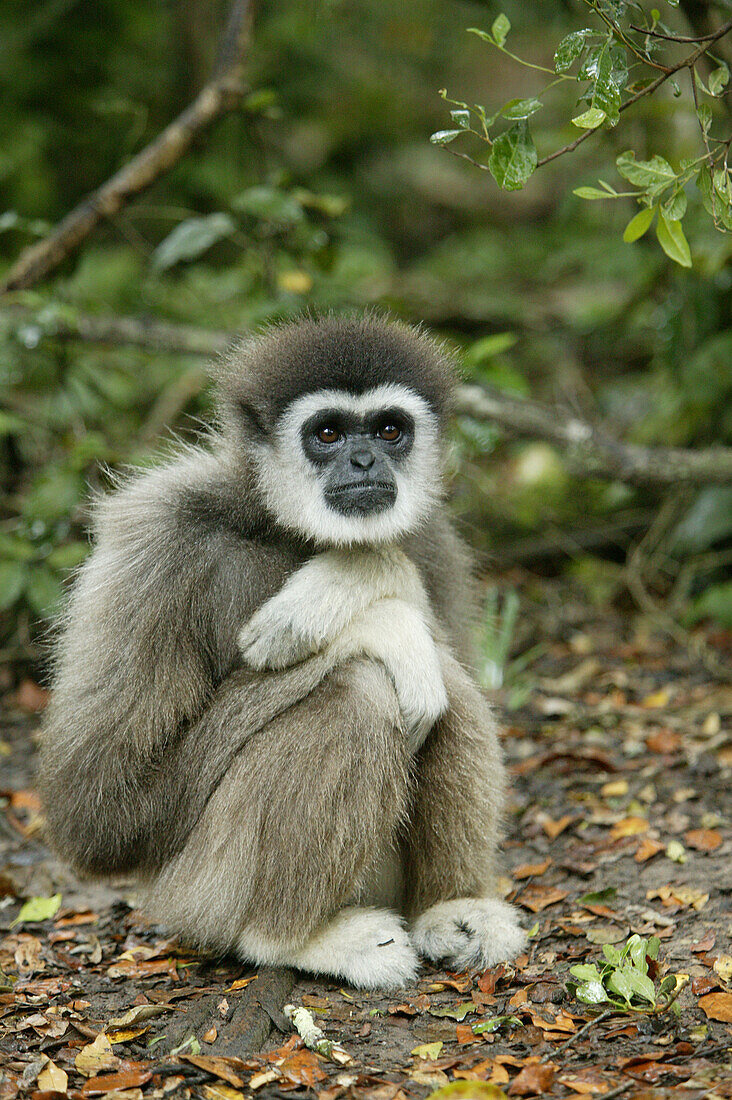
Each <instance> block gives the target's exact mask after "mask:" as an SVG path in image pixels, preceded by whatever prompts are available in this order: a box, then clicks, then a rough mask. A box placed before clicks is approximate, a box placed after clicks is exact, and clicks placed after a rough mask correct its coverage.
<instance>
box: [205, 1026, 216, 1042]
mask: <svg viewBox="0 0 732 1100" xmlns="http://www.w3.org/2000/svg"><path fill="white" fill-rule="evenodd" d="M218 1037H219V1033H218V1031H217V1030H216V1025H215V1024H214V1025H213V1027H210V1028H209V1029H208V1031H207V1032H206V1033H205V1035H202V1036H201V1038H202V1039H203V1041H204V1043H215V1042H216V1040H217V1039H218Z"/></svg>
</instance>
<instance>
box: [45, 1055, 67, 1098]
mask: <svg viewBox="0 0 732 1100" xmlns="http://www.w3.org/2000/svg"><path fill="white" fill-rule="evenodd" d="M37 1080H38V1087H39V1089H43V1090H44V1091H46V1090H47V1091H49V1092H66V1090H67V1088H68V1087H69V1078H68V1074H66V1073H64V1071H63V1070H62V1069H61V1068H60V1067H59V1066H57V1065H56V1064H55V1062H47V1063H46V1065H45V1066H44V1067H43V1069H42V1070H41V1072H40V1073H39V1074H38V1079H37Z"/></svg>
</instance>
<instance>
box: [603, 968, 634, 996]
mask: <svg viewBox="0 0 732 1100" xmlns="http://www.w3.org/2000/svg"><path fill="white" fill-rule="evenodd" d="M606 984H607V988H608V989H609V990H610V992H611V993H617V994H619V996H621V997H622V998H623V1000H624V1001H627V1002H628V1004H630V1002H631V1001H632V1000H633V985H632V982H631V981H630V980H629V978H628V976H627V974H626V973H625V972H624V971H622V970H613V972H612V974H611V975H610V977H609V978H608V979H607V982H606Z"/></svg>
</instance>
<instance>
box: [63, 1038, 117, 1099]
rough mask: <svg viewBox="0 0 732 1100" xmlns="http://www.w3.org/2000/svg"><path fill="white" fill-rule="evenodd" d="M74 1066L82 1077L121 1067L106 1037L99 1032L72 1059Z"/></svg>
mask: <svg viewBox="0 0 732 1100" xmlns="http://www.w3.org/2000/svg"><path fill="white" fill-rule="evenodd" d="M74 1065H75V1066H76V1068H77V1069H78V1071H79V1073H81V1074H83V1075H84V1077H94V1076H95V1075H96V1074H97V1073H101V1072H102V1071H103V1070H105V1069H117V1067H118V1066H119V1065H121V1060H120V1059H119V1058H118V1057H117V1055H116V1054H115V1053H114V1051H113V1050H112V1044H111V1043H110V1041H109V1039H108V1037H107V1036H106V1035H105V1034H104V1032H100V1034H99V1035H97V1037H96V1039H95V1040H94V1042H93V1043H87V1045H86V1046H85V1047H82V1048H81V1050H80V1051H79V1053H78V1054H77V1055H76V1058H74ZM119 1087H120V1088H123V1087H124V1086H123V1085H120V1086H119Z"/></svg>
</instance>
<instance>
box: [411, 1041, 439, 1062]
mask: <svg viewBox="0 0 732 1100" xmlns="http://www.w3.org/2000/svg"><path fill="white" fill-rule="evenodd" d="M442 1046H443V1043H442V1040H441V1039H438V1040H437V1042H435V1043H423V1044H422V1046H419V1047H415V1048H414V1050H413V1051H411V1053H412V1054H413V1055H414V1056H415V1058H426V1059H427V1060H428V1061H430V1062H434V1060H435V1058H439V1055H440V1051H441V1050H442Z"/></svg>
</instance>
